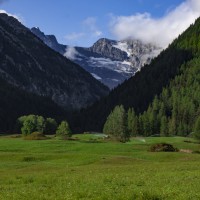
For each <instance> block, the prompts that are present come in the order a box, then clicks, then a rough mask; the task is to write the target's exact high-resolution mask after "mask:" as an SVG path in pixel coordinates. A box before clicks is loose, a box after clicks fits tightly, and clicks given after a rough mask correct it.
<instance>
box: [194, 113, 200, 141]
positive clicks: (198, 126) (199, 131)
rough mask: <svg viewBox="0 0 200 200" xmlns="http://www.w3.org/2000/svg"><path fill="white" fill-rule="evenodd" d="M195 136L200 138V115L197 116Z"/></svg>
mask: <svg viewBox="0 0 200 200" xmlns="http://www.w3.org/2000/svg"><path fill="white" fill-rule="evenodd" d="M194 137H195V138H196V139H198V140H200V117H198V118H197V120H196V122H195V127H194Z"/></svg>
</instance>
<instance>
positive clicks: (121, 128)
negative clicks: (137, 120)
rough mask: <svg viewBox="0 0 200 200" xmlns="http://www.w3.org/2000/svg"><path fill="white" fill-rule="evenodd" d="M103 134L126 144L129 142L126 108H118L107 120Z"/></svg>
mask: <svg viewBox="0 0 200 200" xmlns="http://www.w3.org/2000/svg"><path fill="white" fill-rule="evenodd" d="M103 132H104V133H105V134H107V135H110V136H112V137H114V138H115V139H117V140H119V141H121V142H126V141H128V140H129V137H130V135H129V131H128V130H127V115H126V111H125V109H124V107H123V106H122V105H121V106H116V107H115V109H114V110H113V112H111V113H110V115H109V116H108V118H107V121H106V123H105V125H104V128H103Z"/></svg>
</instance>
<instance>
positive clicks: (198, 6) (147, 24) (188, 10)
mask: <svg viewBox="0 0 200 200" xmlns="http://www.w3.org/2000/svg"><path fill="white" fill-rule="evenodd" d="M199 16H200V0H186V1H184V2H183V3H182V4H180V5H179V6H178V7H176V8H175V9H173V10H171V11H169V12H167V14H166V15H164V16H163V17H161V18H153V17H152V16H151V14H149V13H137V14H135V15H132V16H112V23H111V30H112V33H113V34H114V36H116V38H117V39H125V38H133V39H140V40H142V41H143V42H147V43H155V44H157V45H159V46H161V47H163V48H165V47H167V45H168V44H169V43H170V42H172V41H173V39H175V38H176V37H177V36H178V35H179V34H181V33H182V32H183V31H184V30H186V29H187V28H188V27H189V25H190V24H192V23H194V21H195V19H197V18H198V17H199Z"/></svg>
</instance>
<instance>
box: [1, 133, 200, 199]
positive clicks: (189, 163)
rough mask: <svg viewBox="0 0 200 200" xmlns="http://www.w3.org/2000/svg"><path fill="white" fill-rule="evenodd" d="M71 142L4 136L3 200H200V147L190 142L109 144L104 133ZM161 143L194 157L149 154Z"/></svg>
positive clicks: (179, 139) (155, 140)
mask: <svg viewBox="0 0 200 200" xmlns="http://www.w3.org/2000/svg"><path fill="white" fill-rule="evenodd" d="M73 138H74V140H70V141H67V140H58V139H56V138H54V137H52V138H50V139H48V140H41V141H30V140H24V139H22V138H14V137H13V136H0V199H3V200H4V199H5V200H7V199H8V200H90V199H91V200H135V199H136V200H137V199H138V200H160V199H167V200H168V199H169V200H170V199H172V200H184V199H185V200H189V199H191V200H199V199H200V154H198V151H199V150H200V144H198V143H196V142H195V141H193V140H192V139H190V138H182V137H168V138H162V137H161V138H159V137H158V138H156V137H154V138H153V137H149V138H132V139H131V141H130V142H128V143H118V142H112V141H105V140H103V139H102V137H101V135H100V134H99V135H97V134H93V135H92V134H91V135H89V134H88V135H87V134H84V135H74V136H73ZM187 141H190V142H187ZM160 142H166V143H170V144H172V145H173V146H174V147H177V148H179V149H185V150H192V151H196V153H191V152H190V151H188V152H175V153H166V152H160V153H153V152H149V151H148V150H149V148H150V146H151V145H152V144H154V143H160Z"/></svg>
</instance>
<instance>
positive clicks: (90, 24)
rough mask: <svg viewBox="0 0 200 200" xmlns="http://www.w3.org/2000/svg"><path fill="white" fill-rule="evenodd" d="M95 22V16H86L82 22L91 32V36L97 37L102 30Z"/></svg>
mask: <svg viewBox="0 0 200 200" xmlns="http://www.w3.org/2000/svg"><path fill="white" fill-rule="evenodd" d="M96 22H97V20H96V18H95V17H88V18H86V19H85V20H84V21H83V22H82V24H83V26H85V28H86V29H88V30H89V31H90V32H91V35H92V36H93V37H99V36H101V35H102V34H103V33H102V31H100V30H99V29H98V27H97V25H96Z"/></svg>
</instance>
